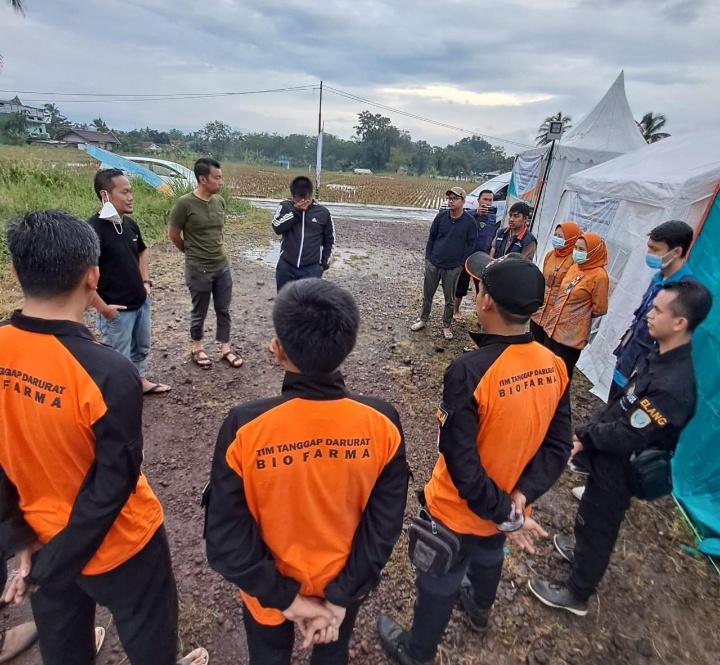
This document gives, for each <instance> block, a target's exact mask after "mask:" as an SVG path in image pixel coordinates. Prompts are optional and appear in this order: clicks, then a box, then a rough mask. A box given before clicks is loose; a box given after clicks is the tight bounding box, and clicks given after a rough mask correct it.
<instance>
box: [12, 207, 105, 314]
mask: <svg viewBox="0 0 720 665" xmlns="http://www.w3.org/2000/svg"><path fill="white" fill-rule="evenodd" d="M5 235H6V239H7V247H8V250H9V252H10V258H11V259H12V264H13V267H14V268H15V272H16V273H17V276H18V281H19V282H20V287H21V288H22V290H23V293H24V294H25V295H26V296H30V297H31V298H40V299H48V300H49V299H52V298H57V297H59V296H64V295H68V294H70V293H72V291H74V290H75V288H77V286H78V284H80V280H81V279H82V278H83V276H84V275H85V273H86V272H87V270H88V269H89V268H92V267H94V266H97V265H98V260H99V258H100V241H99V240H98V237H97V235H96V234H95V231H93V229H92V227H91V226H90V225H89V224H86V223H85V222H83V221H82V220H81V219H78V218H77V217H75V215H71V214H70V213H68V212H63V211H62V210H37V211H35V212H29V213H28V214H27V215H25V216H24V217H16V218H15V219H11V220H10V221H9V222H8V225H7V229H6V232H5Z"/></svg>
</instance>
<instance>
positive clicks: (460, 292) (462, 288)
mask: <svg viewBox="0 0 720 665" xmlns="http://www.w3.org/2000/svg"><path fill="white" fill-rule="evenodd" d="M473 283H474V284H475V295H477V293H478V291H479V290H480V280H479V279H475V278H474V277H473ZM469 286H470V273H469V272H468V271H467V270H465V268H463V269H462V270H461V271H460V275H459V276H458V281H457V286H456V287H455V297H456V298H460V299H461V300H462V299H463V298H464V297H465V296H466V295H467V292H468V288H469Z"/></svg>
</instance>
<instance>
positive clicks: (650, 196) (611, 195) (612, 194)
mask: <svg viewBox="0 0 720 665" xmlns="http://www.w3.org/2000/svg"><path fill="white" fill-rule="evenodd" d="M719 181H720V130H711V131H703V132H695V133H692V134H685V135H681V136H673V137H670V138H668V139H664V140H663V141H659V142H657V143H654V144H652V145H646V146H645V147H644V148H641V149H640V150H635V151H633V152H631V153H628V154H626V155H623V156H621V157H618V158H616V159H613V160H611V161H608V162H605V163H604V164H600V165H598V166H595V167H593V168H590V169H587V170H585V171H583V172H582V173H576V174H575V175H573V176H571V177H570V178H568V180H567V183H566V185H565V191H564V192H563V195H562V198H561V201H560V205H559V207H558V210H557V213H556V215H555V219H554V220H553V222H552V225H553V228H554V226H556V225H557V224H558V223H560V222H562V221H564V220H566V219H574V220H575V221H576V222H578V223H579V224H580V226H581V227H583V228H584V229H585V230H593V231H594V232H597V233H600V235H602V236H603V237H604V238H605V241H606V243H607V246H608V254H609V261H610V263H609V265H608V273H609V275H610V302H609V309H608V313H607V314H606V315H605V316H604V317H602V318H601V319H600V322H599V326H597V329H596V330H595V331H594V337H593V341H592V343H591V344H590V345H589V346H588V347H587V348H586V349H585V351H583V353H582V355H581V356H580V361H579V363H578V367H579V368H580V369H581V370H582V372H583V373H584V374H585V375H586V376H587V377H588V378H589V379H590V381H592V382H593V383H594V384H595V388H594V389H593V392H594V393H596V394H597V395H599V396H600V397H602V398H605V397H606V396H607V392H608V389H609V387H610V383H611V381H612V372H613V369H614V365H615V358H614V356H613V355H612V351H613V349H614V348H615V347H616V346H617V344H618V341H619V339H620V337H621V336H622V334H623V333H624V332H625V330H627V327H628V325H629V324H630V322H631V321H632V315H633V312H634V310H635V309H636V307H637V306H638V305H639V304H640V300H641V299H642V295H643V293H644V292H645V290H646V289H647V286H648V284H649V283H650V279H651V278H652V276H653V271H652V270H651V269H650V268H648V267H647V266H646V265H645V254H646V252H647V245H646V243H647V234H648V233H649V232H650V230H651V229H653V228H654V227H655V226H657V225H658V224H661V223H662V222H666V221H668V220H671V219H679V220H682V221H685V222H687V223H688V224H690V226H692V227H693V228H697V226H698V224H699V223H700V221H701V219H702V218H703V215H704V213H705V211H706V209H707V207H708V205H709V203H710V199H711V197H712V195H713V192H714V190H715V187H716V185H717V184H718V182H719ZM542 256H544V254H543V255H538V257H537V260H542Z"/></svg>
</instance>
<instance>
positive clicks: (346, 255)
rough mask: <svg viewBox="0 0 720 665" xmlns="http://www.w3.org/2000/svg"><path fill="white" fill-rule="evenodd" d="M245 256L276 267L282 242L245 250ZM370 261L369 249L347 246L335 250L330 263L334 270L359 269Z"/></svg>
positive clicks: (269, 266) (250, 259)
mask: <svg viewBox="0 0 720 665" xmlns="http://www.w3.org/2000/svg"><path fill="white" fill-rule="evenodd" d="M243 256H244V257H245V258H246V259H247V260H249V261H257V262H258V263H261V264H262V265H264V266H267V267H268V268H274V267H275V266H276V265H277V262H278V259H279V258H280V242H278V241H276V242H273V244H272V245H271V246H270V247H255V248H253V249H248V250H245V251H244V252H243ZM369 261H370V255H369V254H368V252H367V250H364V249H353V248H350V247H345V248H342V249H336V250H334V251H333V255H332V259H331V261H330V264H331V267H332V269H333V270H359V269H360V268H362V267H365V266H367V265H368V262H369Z"/></svg>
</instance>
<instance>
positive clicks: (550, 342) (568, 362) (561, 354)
mask: <svg viewBox="0 0 720 665" xmlns="http://www.w3.org/2000/svg"><path fill="white" fill-rule="evenodd" d="M545 346H546V347H547V348H548V349H550V350H551V351H552V352H553V353H554V354H555V355H556V356H557V357H558V358H560V360H562V361H563V362H564V363H565V367H566V368H567V373H568V380H570V381H572V377H573V372H574V371H575V365H576V364H577V361H578V358H580V353H581V351H582V349H573V348H572V347H571V346H565V345H564V344H560V343H559V342H556V341H555V340H554V339H551V338H550V337H547V338H546V340H545Z"/></svg>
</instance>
